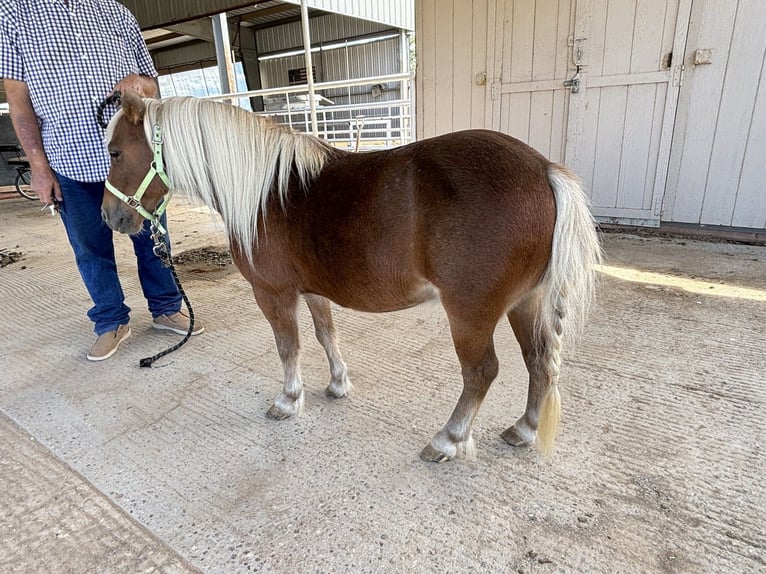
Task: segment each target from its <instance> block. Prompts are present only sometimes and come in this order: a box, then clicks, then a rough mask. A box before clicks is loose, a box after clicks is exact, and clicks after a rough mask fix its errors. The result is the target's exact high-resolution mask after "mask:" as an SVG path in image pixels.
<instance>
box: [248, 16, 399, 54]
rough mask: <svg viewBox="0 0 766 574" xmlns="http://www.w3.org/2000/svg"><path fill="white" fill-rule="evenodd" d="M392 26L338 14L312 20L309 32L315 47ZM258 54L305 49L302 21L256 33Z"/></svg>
mask: <svg viewBox="0 0 766 574" xmlns="http://www.w3.org/2000/svg"><path fill="white" fill-rule="evenodd" d="M390 29H391V27H390V26H386V25H385V24H378V23H375V22H369V21H366V20H358V19H356V18H350V17H348V16H341V15H339V14H327V15H326V16H320V17H318V18H311V19H310V20H309V33H310V34H311V43H312V45H317V44H320V43H322V42H334V41H336V40H342V39H343V38H353V37H354V36H363V35H365V34H372V33H375V32H381V31H384V30H390ZM256 38H257V42H258V51H259V52H260V53H261V54H268V53H269V52H279V51H282V50H293V49H303V34H302V30H301V23H300V22H291V23H289V24H282V25H280V26H273V27H271V28H264V29H262V30H258V31H257V32H256Z"/></svg>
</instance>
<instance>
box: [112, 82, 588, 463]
mask: <svg viewBox="0 0 766 574" xmlns="http://www.w3.org/2000/svg"><path fill="white" fill-rule="evenodd" d="M106 139H107V144H108V149H109V153H110V155H111V157H112V163H111V169H110V172H109V177H108V181H107V189H108V190H109V191H110V192H111V193H105V194H104V201H103V205H102V214H103V218H104V220H105V221H106V223H107V224H108V225H109V226H110V227H111V228H112V229H114V230H116V231H120V232H123V233H136V232H138V231H139V230H140V229H141V224H142V221H143V219H142V217H147V218H149V219H155V220H156V218H157V215H158V211H161V210H162V209H164V206H165V205H166V202H167V199H168V194H169V192H172V191H173V189H178V190H181V191H183V192H185V193H187V194H189V195H190V196H191V198H193V199H197V200H200V201H201V202H202V203H204V204H206V205H207V206H209V207H210V208H212V209H215V210H216V211H217V212H218V213H220V215H221V217H222V219H223V222H224V225H225V228H226V232H227V234H228V238H229V242H230V248H231V252H232V255H233V258H234V262H235V263H236V265H237V267H238V268H239V271H240V272H241V273H242V275H244V277H245V278H246V279H247V280H248V281H249V282H250V284H251V285H252V289H253V294H254V295H255V299H256V301H257V303H258V305H259V307H260V308H261V310H262V311H263V314H264V316H265V317H266V319H267V320H268V321H269V323H270V324H271V328H272V330H273V332H274V337H275V339H276V344H277V350H278V352H279V357H280V359H281V361H282V364H283V367H284V377H285V380H284V387H283V389H282V391H281V392H280V393H279V395H278V396H277V397H276V400H275V401H274V404H273V406H272V407H271V408H270V409H269V411H268V415H269V416H270V417H272V418H275V419H283V418H286V417H290V416H293V415H296V414H299V413H300V412H301V410H302V408H303V398H304V393H303V383H302V382H301V376H300V367H299V341H298V323H297V311H298V302H299V299H300V298H301V296H302V297H303V298H304V299H305V300H306V303H307V304H308V308H309V310H310V312H311V316H312V319H313V321H314V326H315V328H316V336H317V338H318V340H319V342H320V343H321V345H322V346H323V348H324V350H325V352H326V354H327V358H328V360H329V363H330V384H329V386H328V387H327V394H328V395H329V396H331V397H343V396H345V395H346V394H347V393H348V392H349V390H350V389H351V383H350V381H349V378H348V374H347V371H346V365H345V363H344V362H343V358H342V357H341V353H340V351H339V349H338V345H337V343H336V336H335V329H334V326H333V320H332V315H331V307H330V301H334V302H335V303H337V304H339V305H341V306H343V307H348V308H351V309H356V310H359V311H372V312H382V311H394V310H397V309H405V308H407V307H412V306H414V305H417V304H419V303H422V302H424V301H427V300H429V299H438V300H439V301H440V302H441V304H442V305H443V307H444V310H445V311H446V314H447V317H448V319H449V325H450V330H451V333H452V340H453V343H454V346H455V351H456V353H457V357H458V359H459V361H460V366H461V370H462V376H463V392H462V394H461V395H460V399H459V400H458V402H457V405H456V406H455V409H454V410H453V412H452V415H451V416H450V418H449V420H448V421H447V423H446V425H444V427H443V428H442V429H441V430H439V432H437V433H436V435H435V436H434V437H433V439H432V440H431V442H430V443H429V444H428V445H426V447H425V448H424V449H423V450H422V452H421V453H420V456H421V458H423V459H424V460H429V461H439V462H441V461H446V460H449V459H451V458H453V457H454V456H456V455H457V454H464V455H466V456H467V457H472V456H475V451H474V446H473V439H472V437H471V427H472V424H473V421H474V418H475V417H476V413H477V411H478V410H479V407H480V405H481V403H482V400H483V399H484V396H485V395H486V393H487V390H488V389H489V386H490V384H491V383H492V381H493V379H494V378H495V377H496V375H497V372H498V360H497V355H496V354H495V349H494V344H493V334H494V331H495V327H496V326H497V323H498V321H499V320H500V319H501V318H502V317H503V316H506V317H508V320H509V321H510V324H511V327H512V328H513V332H514V333H515V335H516V339H517V340H518V342H519V345H520V346H521V350H522V352H523V357H524V361H525V363H526V366H527V370H528V371H529V394H528V397H527V405H526V410H525V412H524V414H523V416H521V418H519V419H518V420H517V421H516V422H515V423H514V424H513V425H512V426H511V427H510V428H508V429H507V430H506V431H504V432H503V434H502V437H503V439H505V441H507V442H508V443H510V444H512V445H517V446H522V445H524V446H526V445H531V444H533V443H535V441H537V442H538V444H539V446H540V448H541V450H542V451H543V452H546V453H548V452H550V450H551V448H552V444H553V439H554V437H555V434H556V429H557V426H558V422H559V415H560V409H561V407H560V404H561V399H560V396H559V392H558V388H557V381H558V377H559V367H560V364H561V352H562V347H563V345H564V341H565V340H566V339H567V338H568V335H571V334H573V333H574V332H575V331H576V330H577V329H578V328H579V327H580V326H581V325H582V323H583V321H584V319H585V316H586V313H587V308H588V305H589V303H590V301H591V298H592V295H593V289H594V273H595V271H594V264H595V263H597V262H598V261H599V259H600V256H601V255H600V254H601V251H600V247H599V243H598V238H597V234H596V230H595V226H594V222H593V219H592V217H591V215H590V212H589V210H588V206H587V202H586V199H585V197H584V195H583V192H582V190H581V187H580V184H579V183H578V180H577V178H576V177H575V176H574V175H572V174H571V173H570V172H569V171H567V170H566V169H565V168H563V167H561V166H559V165H556V164H553V163H551V162H549V161H548V160H546V159H545V158H544V157H543V156H542V155H540V154H539V153H537V152H536V151H535V150H533V149H531V148H530V147H528V146H527V145H525V144H524V143H522V142H520V141H518V140H516V139H513V138H511V137H509V136H506V135H503V134H500V133H495V132H490V131H464V132H457V133H451V134H446V135H442V136H439V137H435V138H432V139H426V140H423V141H419V142H416V143H412V144H410V145H406V146H402V147H399V148H395V149H390V150H385V151H375V152H369V153H352V152H347V151H341V150H338V149H335V148H333V147H331V146H329V145H327V144H326V143H324V142H322V141H321V140H319V139H317V138H315V137H313V136H310V135H304V134H296V133H294V132H292V131H290V130H288V129H287V128H285V127H282V126H279V125H276V124H274V123H272V122H270V121H268V120H265V119H263V118H260V117H258V116H256V115H254V114H252V113H250V112H247V111H244V110H242V109H240V108H237V107H233V106H230V105H228V104H223V103H218V102H213V101H209V100H200V99H196V98H187V97H178V98H168V99H165V100H150V99H146V100H143V99H140V98H139V97H138V96H136V95H135V94H131V93H127V94H125V95H124V97H123V104H122V108H121V110H120V111H119V112H118V113H117V114H116V115H115V116H114V118H112V121H111V122H110V124H109V126H108V129H107V133H106ZM163 166H166V167H163ZM158 174H159V175H158ZM169 188H171V189H169ZM137 191H138V193H136V192H137ZM134 195H135V197H132V196H134ZM118 196H122V198H123V201H121V200H120V198H119V197H118ZM158 206H161V207H158ZM136 207H138V208H139V210H140V211H141V212H142V213H143V215H141V214H140V213H139V212H138V211H137V210H136Z"/></svg>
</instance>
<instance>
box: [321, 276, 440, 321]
mask: <svg viewBox="0 0 766 574" xmlns="http://www.w3.org/2000/svg"><path fill="white" fill-rule="evenodd" d="M439 293H440V292H439V289H438V288H437V287H436V286H434V285H433V284H431V283H429V282H428V281H424V282H422V283H420V284H418V285H416V286H414V287H413V288H411V289H369V288H368V289H360V288H359V286H356V288H355V289H353V291H348V292H345V293H334V294H331V293H324V294H322V295H323V296H324V297H327V298H328V299H330V300H331V301H334V302H335V303H337V304H338V305H340V306H342V307H347V308H349V309H354V310H355V311H364V312H366V313H387V312H389V311H400V310H402V309H408V308H410V307H415V306H416V305H420V304H421V303H426V302H427V301H436V300H438V299H439Z"/></svg>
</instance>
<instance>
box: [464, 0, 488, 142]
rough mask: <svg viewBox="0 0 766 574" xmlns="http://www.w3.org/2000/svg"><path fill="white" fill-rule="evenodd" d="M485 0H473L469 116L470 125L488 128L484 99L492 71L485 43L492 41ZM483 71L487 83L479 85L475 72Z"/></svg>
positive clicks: (486, 96)
mask: <svg viewBox="0 0 766 574" xmlns="http://www.w3.org/2000/svg"><path fill="white" fill-rule="evenodd" d="M487 15H488V12H487V0H473V10H472V18H471V24H472V30H471V38H472V42H471V71H472V76H473V77H472V78H471V110H470V114H471V118H470V127H472V128H489V127H491V126H489V125H488V124H487V123H486V119H485V118H486V116H485V103H486V102H485V100H486V99H487V98H489V97H490V95H489V94H488V93H487V92H488V91H489V87H488V86H489V84H490V82H491V78H492V73H491V70H489V69H488V68H487V45H488V44H489V43H490V42H492V41H493V31H492V30H490V29H488V28H487ZM482 72H483V73H485V74H486V78H487V83H486V84H485V85H483V86H482V85H479V84H477V83H476V81H475V78H476V75H477V74H480V73H482Z"/></svg>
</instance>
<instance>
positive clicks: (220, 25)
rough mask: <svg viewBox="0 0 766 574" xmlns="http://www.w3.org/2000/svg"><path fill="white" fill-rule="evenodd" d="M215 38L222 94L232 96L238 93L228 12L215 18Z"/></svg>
mask: <svg viewBox="0 0 766 574" xmlns="http://www.w3.org/2000/svg"><path fill="white" fill-rule="evenodd" d="M213 38H214V39H215V57H216V61H217V62H218V74H219V77H220V79H221V93H222V94H231V93H233V92H236V91H237V82H236V79H235V76H234V62H233V61H232V59H231V42H230V41H229V21H228V19H227V18H226V12H221V13H220V14H216V15H215V16H213Z"/></svg>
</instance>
